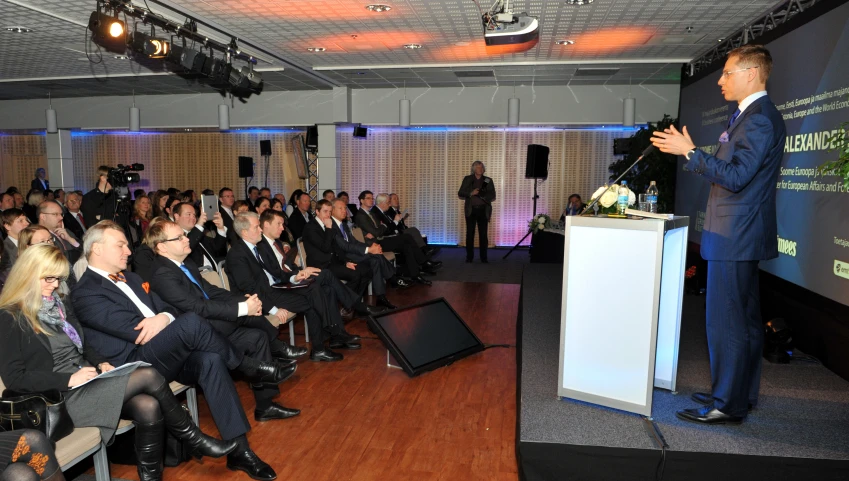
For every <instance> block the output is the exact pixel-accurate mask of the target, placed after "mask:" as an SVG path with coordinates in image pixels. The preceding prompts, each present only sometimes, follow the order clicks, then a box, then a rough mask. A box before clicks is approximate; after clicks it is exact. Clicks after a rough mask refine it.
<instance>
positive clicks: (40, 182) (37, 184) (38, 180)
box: [30, 167, 50, 192]
mask: <svg viewBox="0 0 849 481" xmlns="http://www.w3.org/2000/svg"><path fill="white" fill-rule="evenodd" d="M46 177H47V171H45V170H44V167H39V168H37V169H35V178H34V179H32V182H30V189H36V190H40V191H42V192H44V191H45V190H48V189H50V181H49V180H47V178H46Z"/></svg>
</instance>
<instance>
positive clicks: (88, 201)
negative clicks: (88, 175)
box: [80, 165, 114, 226]
mask: <svg viewBox="0 0 849 481" xmlns="http://www.w3.org/2000/svg"><path fill="white" fill-rule="evenodd" d="M111 193H112V185H110V184H109V166H106V165H101V166H100V167H98V168H97V186H96V187H95V188H94V189H92V190H91V191H89V192H88V193H87V194H86V195H84V196H83V203H82V206H80V212H82V213H83V219H85V224H86V225H87V226H93V225H94V224H97V223H98V222H100V221H101V220H103V219H109V220H112V219H111V217H112V216H111V214H112V213H114V207H113V208H112V211H111V212H109V215H104V205H106V204H107V202H106V199H107V197H111ZM109 204H110V206H111V204H112V203H111V202H110V203H109Z"/></svg>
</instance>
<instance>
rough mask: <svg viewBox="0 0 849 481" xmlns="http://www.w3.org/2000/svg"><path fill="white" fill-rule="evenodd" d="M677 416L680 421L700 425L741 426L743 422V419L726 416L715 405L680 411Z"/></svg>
mask: <svg viewBox="0 0 849 481" xmlns="http://www.w3.org/2000/svg"><path fill="white" fill-rule="evenodd" d="M675 415H676V416H678V419H683V420H684V421H690V422H694V423H700V424H740V423H742V422H743V418H742V417H740V416H731V415H730V414H725V413H724V412H722V411H720V410H719V409H716V408H715V407H713V405H710V406H703V407H700V408H691V409H684V410H683V411H678V412H677V413H675Z"/></svg>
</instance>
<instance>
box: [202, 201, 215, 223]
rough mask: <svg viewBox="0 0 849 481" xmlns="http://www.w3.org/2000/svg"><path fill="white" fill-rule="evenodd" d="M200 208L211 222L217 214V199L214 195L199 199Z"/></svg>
mask: <svg viewBox="0 0 849 481" xmlns="http://www.w3.org/2000/svg"><path fill="white" fill-rule="evenodd" d="M201 206H202V207H203V211H204V212H206V218H207V220H210V221H211V220H212V218H213V217H215V214H216V213H217V212H218V198H217V197H215V196H214V195H204V196H203V197H202V199H201Z"/></svg>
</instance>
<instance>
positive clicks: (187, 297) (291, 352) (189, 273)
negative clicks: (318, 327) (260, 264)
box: [144, 221, 307, 421]
mask: <svg viewBox="0 0 849 481" xmlns="http://www.w3.org/2000/svg"><path fill="white" fill-rule="evenodd" d="M175 239H176V240H175ZM144 243H145V245H147V246H148V247H150V248H151V249H152V250H153V251H154V252H156V254H157V255H156V258H155V260H154V263H153V269H152V270H153V279H155V281H154V282H153V283H152V285H151V288H152V289H153V292H155V293H157V294H159V297H161V298H162V299H163V300H164V301H165V302H167V303H168V304H170V305H171V306H173V307H174V308H175V309H176V310H177V314H183V313H185V312H193V313H195V314H197V315H198V316H200V317H202V318H204V319H206V320H208V321H209V323H210V324H211V325H212V327H214V328H215V330H217V331H218V332H219V333H221V335H223V336H224V337H226V338H227V340H228V341H230V344H232V345H233V347H235V348H236V349H237V350H238V351H240V352H242V353H243V354H244V355H246V356H250V357H251V358H253V359H258V360H261V361H271V360H272V357H276V358H284V359H286V360H287V361H286V362H285V363H286V364H289V362H288V359H293V358H295V357H297V355H301V356H302V355H304V354H306V353H307V350H306V349H300V350H298V349H294V348H292V347H291V346H289V345H288V344H286V343H285V342H283V341H281V340H279V339H278V338H277V336H278V334H279V333H278V330H277V328H276V327H274V326H272V325H271V323H269V322H268V320H267V319H266V318H265V317H264V316H263V315H262V301H260V300H259V297H257V295H256V294H253V295H251V296H249V297H245V296H241V295H239V294H235V293H231V292H229V291H227V290H225V289H221V288H219V287H216V286H213V285H212V284H210V283H209V282H207V281H206V279H204V278H203V277H202V276H201V273H200V271H199V270H198V266H197V264H195V263H194V261H192V259H190V258H189V253H190V252H191V247H190V246H189V238H188V237H186V235H185V234H184V233H183V229H182V228H181V227H180V226H178V225H177V224H174V223H172V222H168V221H163V222H159V223H157V224H156V225H155V226H154V227H152V228H151V229H150V230H149V231H148V234H147V235H146V236H145V238H144ZM251 388H252V389H253V394H254V398H255V400H256V410H255V411H254V418H255V419H256V420H257V421H270V420H272V419H285V418H288V417H292V416H297V415H298V414H299V413H300V411H298V410H297V409H288V408H284V407H283V406H280V405H279V404H276V403H274V402H272V399H273V398H275V397H276V396H277V395H279V394H280V390H279V389H278V387H277V386H276V385H265V384H255V385H252V386H251Z"/></svg>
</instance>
